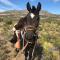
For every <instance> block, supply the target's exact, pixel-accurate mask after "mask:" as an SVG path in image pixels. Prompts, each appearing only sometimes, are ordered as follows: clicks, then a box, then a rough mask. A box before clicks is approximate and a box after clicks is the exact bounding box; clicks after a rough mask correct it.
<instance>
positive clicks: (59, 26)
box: [0, 10, 60, 60]
mask: <svg viewBox="0 0 60 60" xmlns="http://www.w3.org/2000/svg"><path fill="white" fill-rule="evenodd" d="M27 13H28V11H26V10H25V11H15V10H14V11H13V10H12V11H6V12H2V13H0V60H12V59H13V58H15V55H16V53H15V51H14V50H15V47H14V46H13V45H12V44H11V43H10V42H9V40H10V39H11V37H12V35H13V31H12V28H13V26H14V24H15V23H17V22H18V21H19V20H20V18H21V17H24V16H26V14H27ZM38 42H39V44H41V46H42V47H43V56H42V60H59V59H60V15H54V14H51V13H48V12H47V11H41V12H40V25H39V39H38ZM38 53H40V52H38Z"/></svg>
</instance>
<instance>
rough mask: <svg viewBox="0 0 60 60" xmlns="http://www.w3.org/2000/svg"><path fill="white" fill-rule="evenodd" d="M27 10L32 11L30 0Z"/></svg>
mask: <svg viewBox="0 0 60 60" xmlns="http://www.w3.org/2000/svg"><path fill="white" fill-rule="evenodd" d="M27 10H28V11H31V6H30V3H29V2H28V3H27Z"/></svg>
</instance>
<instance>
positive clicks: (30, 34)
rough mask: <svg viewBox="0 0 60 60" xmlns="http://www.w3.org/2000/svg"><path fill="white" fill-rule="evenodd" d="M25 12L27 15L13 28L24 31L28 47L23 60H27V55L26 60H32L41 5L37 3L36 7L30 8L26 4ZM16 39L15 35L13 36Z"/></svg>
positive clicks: (14, 41)
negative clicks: (26, 11)
mask: <svg viewBox="0 0 60 60" xmlns="http://www.w3.org/2000/svg"><path fill="white" fill-rule="evenodd" d="M26 6H27V10H28V11H29V13H28V14H27V15H26V16H25V17H24V18H21V19H20V20H19V22H18V23H17V24H16V25H15V26H14V28H15V30H16V31H17V30H20V31H22V30H23V31H24V32H25V33H24V40H25V41H28V42H29V43H28V46H27V47H26V48H25V60H27V57H28V55H29V58H28V60H31V59H32V52H33V48H34V46H35V42H36V41H37V37H38V34H37V33H36V31H37V29H38V26H39V21H40V16H39V12H40V10H41V3H40V2H38V5H37V7H35V6H32V7H31V6H30V3H29V2H28V3H27V5H26ZM14 37H15V38H14V39H16V34H15V36H14ZM14 39H13V41H11V42H13V43H16V41H17V40H14Z"/></svg>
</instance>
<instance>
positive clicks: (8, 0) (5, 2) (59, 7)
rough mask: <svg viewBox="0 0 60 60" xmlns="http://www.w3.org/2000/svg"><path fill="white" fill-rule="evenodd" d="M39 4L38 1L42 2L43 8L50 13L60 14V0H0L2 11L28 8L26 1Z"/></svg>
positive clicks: (0, 9) (0, 10)
mask: <svg viewBox="0 0 60 60" xmlns="http://www.w3.org/2000/svg"><path fill="white" fill-rule="evenodd" d="M28 1H29V2H30V4H31V5H35V6H37V3H38V2H41V4H42V10H46V11H48V12H50V13H54V14H60V0H0V12H2V11H6V10H23V9H26V3H27V2H28Z"/></svg>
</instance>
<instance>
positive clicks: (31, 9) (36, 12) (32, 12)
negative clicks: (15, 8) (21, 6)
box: [27, 2, 41, 18]
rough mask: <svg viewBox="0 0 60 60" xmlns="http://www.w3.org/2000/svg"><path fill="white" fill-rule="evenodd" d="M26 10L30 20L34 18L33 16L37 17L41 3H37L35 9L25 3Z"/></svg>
mask: <svg viewBox="0 0 60 60" xmlns="http://www.w3.org/2000/svg"><path fill="white" fill-rule="evenodd" d="M27 10H28V11H29V13H30V16H31V18H34V17H35V16H37V15H39V11H40V10H41V3H40V2H38V5H37V7H35V6H32V7H31V5H30V3H29V2H28V3H27Z"/></svg>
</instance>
